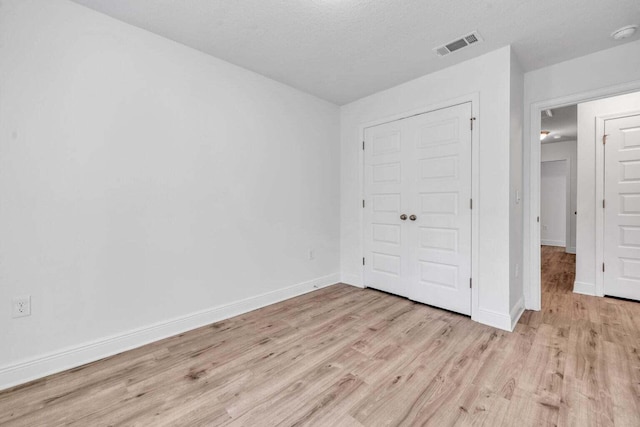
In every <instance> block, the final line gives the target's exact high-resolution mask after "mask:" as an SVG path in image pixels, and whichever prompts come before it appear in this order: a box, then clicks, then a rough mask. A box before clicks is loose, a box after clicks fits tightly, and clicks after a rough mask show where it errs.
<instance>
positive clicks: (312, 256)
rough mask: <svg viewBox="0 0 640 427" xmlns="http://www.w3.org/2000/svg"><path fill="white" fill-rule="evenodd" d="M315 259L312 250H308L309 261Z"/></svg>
mask: <svg viewBox="0 0 640 427" xmlns="http://www.w3.org/2000/svg"><path fill="white" fill-rule="evenodd" d="M315 258H316V254H315V253H314V251H313V249H309V261H311V260H313V259H315Z"/></svg>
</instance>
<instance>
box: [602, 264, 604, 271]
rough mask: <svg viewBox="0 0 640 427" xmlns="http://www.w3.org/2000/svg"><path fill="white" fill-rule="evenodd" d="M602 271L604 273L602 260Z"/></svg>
mask: <svg viewBox="0 0 640 427" xmlns="http://www.w3.org/2000/svg"><path fill="white" fill-rule="evenodd" d="M602 272H603V273H604V262H603V263H602Z"/></svg>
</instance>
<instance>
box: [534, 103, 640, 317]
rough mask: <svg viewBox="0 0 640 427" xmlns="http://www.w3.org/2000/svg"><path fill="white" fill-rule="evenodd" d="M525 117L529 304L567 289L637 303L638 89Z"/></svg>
mask: <svg viewBox="0 0 640 427" xmlns="http://www.w3.org/2000/svg"><path fill="white" fill-rule="evenodd" d="M576 112H577V114H576ZM532 114H533V113H532ZM576 117H577V120H575V118H576ZM563 121H564V122H565V124H563V123H562V122H563ZM569 122H572V123H574V124H575V127H576V128H577V133H572V132H571V129H573V128H574V127H573V126H572V127H571V128H570V127H568V123H569ZM532 123H536V127H537V129H539V130H538V132H540V144H539V145H537V148H535V149H533V148H532V150H531V153H532V156H531V158H532V159H533V157H534V155H537V156H536V157H537V163H536V165H535V167H534V164H533V163H532V168H531V170H532V175H531V190H532V194H533V197H532V198H531V208H532V209H531V211H530V212H531V215H533V221H534V223H533V224H531V225H532V233H531V235H532V239H531V243H533V244H535V245H536V247H532V248H531V251H532V252H531V255H532V257H531V264H530V265H531V266H532V267H534V268H535V267H538V268H536V270H537V271H536V273H537V274H536V273H534V276H537V277H532V278H531V282H530V284H529V285H530V287H529V289H528V290H529V292H530V296H531V297H532V298H533V299H534V303H535V298H536V297H537V298H539V299H538V306H537V308H536V307H535V304H532V305H533V306H531V305H530V308H534V309H542V310H543V311H545V312H546V310H547V308H548V307H547V306H549V305H551V306H554V305H557V304H558V303H559V301H561V300H562V297H561V296H562V295H566V297H567V298H569V296H570V293H571V294H573V293H577V294H586V295H592V296H599V297H602V296H613V297H621V298H627V299H632V300H636V301H640V92H635V93H627V94H622V95H613V96H609V97H600V98H598V99H595V100H589V99H586V100H585V101H577V102H576V103H574V104H569V105H567V104H564V105H560V106H558V107H553V105H552V104H548V105H544V106H540V107H538V109H536V116H535V117H532ZM533 129H535V127H534V128H533ZM532 134H533V131H532ZM536 140H537V138H536ZM556 141H557V142H556ZM571 141H573V142H571ZM536 142H537V141H536ZM532 146H533V140H532ZM536 151H537V152H536ZM536 169H537V170H536ZM536 189H537V191H536ZM636 202H637V203H636ZM536 207H537V209H536V210H534V209H535V208H536ZM534 212H535V214H534ZM563 219H564V220H563ZM536 258H537V259H536ZM536 281H537V282H536ZM536 294H537V295H536ZM530 302H531V300H530ZM554 308H558V307H554ZM555 311H556V312H557V310H555Z"/></svg>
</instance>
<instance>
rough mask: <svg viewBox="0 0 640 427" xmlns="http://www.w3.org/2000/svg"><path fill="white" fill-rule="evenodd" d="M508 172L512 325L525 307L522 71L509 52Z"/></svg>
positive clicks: (512, 325) (513, 325)
mask: <svg viewBox="0 0 640 427" xmlns="http://www.w3.org/2000/svg"><path fill="white" fill-rule="evenodd" d="M510 71H511V73H510V107H509V115H510V126H511V128H510V145H509V150H510V156H511V160H510V174H509V183H510V185H509V191H510V192H509V205H510V208H509V210H510V214H509V283H510V286H509V313H510V316H511V328H512V329H513V328H514V327H515V325H516V323H517V321H518V319H519V318H520V316H521V315H522V312H523V311H524V290H523V288H522V137H523V134H522V124H523V122H524V117H523V115H524V111H523V108H522V105H523V97H524V74H523V71H522V67H521V66H520V63H519V62H518V59H517V58H516V56H515V55H514V54H513V53H512V54H511V69H510Z"/></svg>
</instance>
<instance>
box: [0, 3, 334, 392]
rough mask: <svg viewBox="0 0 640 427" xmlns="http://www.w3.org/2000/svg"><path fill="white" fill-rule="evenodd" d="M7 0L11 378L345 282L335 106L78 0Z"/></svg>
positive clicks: (4, 145) (1, 85)
mask: <svg viewBox="0 0 640 427" xmlns="http://www.w3.org/2000/svg"><path fill="white" fill-rule="evenodd" d="M1 6H2V12H1V13H0V93H1V94H2V96H1V97H0V117H1V118H2V119H1V120H0V153H1V155H0V202H1V204H0V281H1V283H0V343H1V344H0V347H1V351H0V388H2V387H3V386H7V385H9V384H11V383H18V382H21V381H24V380H25V379H29V378H32V377H37V376H40V375H43V374H45V373H48V372H53V371H56V370H60V369H63V368H66V367H69V366H72V365H75V364H78V363H82V362H86V361H88V360H90V359H95V358H98V357H101V356H104V355H105V354H107V353H113V352H116V351H121V350H123V349H125V348H128V347H134V346H136V345H140V344H142V343H143V342H146V341H152V340H154V339H157V338H159V337H161V336H164V335H170V334H172V333H176V332H178V331H180V330H185V329H190V328H192V327H194V326H197V325H198V324H203V323H208V322H210V321H213V320H216V319H218V318H220V317H225V316H228V315H231V314H235V313H237V312H239V311H246V310H248V309H251V308H255V307H256V306H260V305H263V304H267V303H270V302H273V301H275V300H278V299H282V298H286V297H288V296H292V295H295V294H297V293H301V292H305V291H308V290H311V289H313V286H314V285H317V286H322V285H326V284H330V283H334V282H336V281H338V279H339V276H338V273H339V256H338V251H339V173H340V170H339V155H340V153H339V109H338V107H336V106H334V105H332V104H329V103H327V102H324V101H322V100H319V99H317V98H314V97H312V96H309V95H307V94H303V93H301V92H299V91H297V90H294V89H292V88H289V87H287V86H284V85H282V84H279V83H276V82H274V81H272V80H269V79H267V78H264V77H262V76H259V75H257V74H254V73H252V72H249V71H246V70H243V69H241V68H238V67H236V66H233V65H230V64H228V63H225V62H223V61H220V60H217V59H215V58H212V57H210V56H207V55H204V54H202V53H200V52H197V51H195V50H192V49H189V48H187V47H184V46H182V45H179V44H177V43H174V42H171V41H169V40H166V39H163V38H160V37H158V36H155V35H152V34H151V33H148V32H145V31H143V30H140V29H137V28H134V27H131V26H128V25H126V24H123V23H120V22H118V21H115V20H113V19H111V18H109V17H107V16H104V15H101V14H98V13H96V12H93V11H91V10H89V9H86V8H84V7H81V6H79V5H76V4H74V3H71V2H67V1H62V0H4V1H2V5H1ZM309 249H313V250H314V256H315V259H313V260H309V259H308V258H309V253H308V250H309ZM294 285H295V286H294ZM291 286H294V287H293V288H289V287H291ZM25 294H26V295H31V296H32V305H33V307H32V310H33V314H32V315H31V316H30V317H25V318H20V319H12V318H11V306H10V301H11V298H12V297H13V296H16V295H25ZM239 301H240V303H238V304H235V305H234V304H233V303H236V302H239ZM229 304H232V305H229ZM169 321H170V322H169ZM167 322H169V323H167ZM129 334H130V335H129Z"/></svg>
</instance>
